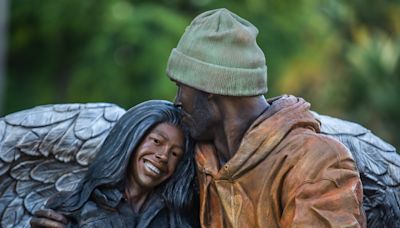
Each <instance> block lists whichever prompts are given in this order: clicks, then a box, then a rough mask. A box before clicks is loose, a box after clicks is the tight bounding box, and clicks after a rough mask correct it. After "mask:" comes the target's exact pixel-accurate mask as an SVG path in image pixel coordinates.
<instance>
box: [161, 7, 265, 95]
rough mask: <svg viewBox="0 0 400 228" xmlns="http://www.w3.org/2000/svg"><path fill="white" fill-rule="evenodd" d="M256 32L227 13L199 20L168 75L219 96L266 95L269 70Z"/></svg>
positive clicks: (204, 15) (209, 13)
mask: <svg viewBox="0 0 400 228" xmlns="http://www.w3.org/2000/svg"><path fill="white" fill-rule="evenodd" d="M257 34H258V30H257V28H256V27H255V26H254V25H252V24H251V23H250V22H248V21H246V20H245V19H243V18H241V17H239V16H237V15H236V14H234V13H232V12H230V11H229V10H227V9H215V10H211V11H207V12H204V13H202V14H200V15H199V16H197V17H196V18H195V19H194V20H193V21H192V23H191V24H190V25H189V26H188V27H187V28H186V30H185V33H184V34H183V36H182V38H181V39H180V41H179V43H178V46H177V47H176V48H174V49H173V50H172V52H171V55H170V57H169V61H168V66H167V74H168V76H169V77H170V78H171V79H173V80H175V81H178V82H180V83H182V84H185V85H188V86H191V87H193V88H196V89H199V90H202V91H205V92H208V93H212V94H220V95H229V96H254V95H260V94H264V93H266V92H267V66H266V65H265V57H264V53H263V52H262V50H261V49H260V48H259V47H258V45H257V43H256V37H257Z"/></svg>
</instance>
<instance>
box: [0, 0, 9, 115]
mask: <svg viewBox="0 0 400 228" xmlns="http://www.w3.org/2000/svg"><path fill="white" fill-rule="evenodd" d="M7 19H8V0H0V113H2V112H3V103H4V87H5V86H4V84H5V75H4V74H5V67H6V66H5V61H6V60H5V58H6V44H7Z"/></svg>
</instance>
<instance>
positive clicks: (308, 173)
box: [167, 9, 400, 227]
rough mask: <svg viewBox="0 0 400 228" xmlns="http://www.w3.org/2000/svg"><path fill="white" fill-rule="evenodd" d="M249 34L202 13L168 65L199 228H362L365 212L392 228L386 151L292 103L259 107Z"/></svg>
mask: <svg viewBox="0 0 400 228" xmlns="http://www.w3.org/2000/svg"><path fill="white" fill-rule="evenodd" d="M257 33H258V30H257V28H255V27H254V26H253V25H252V24H251V23H250V22H248V21H246V20H245V19H243V18H241V17H239V16H238V15H236V14H234V13H232V12H230V11H228V10H226V9H216V10H211V11H207V12H204V13H202V14H200V15H199V16H197V17H196V18H195V19H194V20H193V21H192V22H191V24H190V25H189V26H188V27H187V28H186V30H185V33H184V34H183V36H182V38H181V39H180V41H179V43H178V45H177V47H176V48H175V49H173V50H172V52H171V55H170V58H169V62H168V67H167V74H168V76H169V77H170V78H171V80H173V81H174V82H176V84H177V86H178V93H177V96H176V100H175V104H176V105H177V106H178V107H181V108H182V115H183V117H182V120H183V122H184V123H185V124H186V125H188V127H189V130H190V134H191V136H192V137H193V138H194V139H195V140H197V146H196V162H197V170H198V180H199V185H200V187H199V188H200V200H201V202H200V222H201V226H202V227H292V226H294V227H345V226H352V227H365V226H366V225H367V221H366V218H365V214H364V209H365V210H366V211H367V213H368V214H367V218H368V224H369V225H371V226H377V224H379V223H380V225H382V224H383V225H384V226H386V227H398V226H399V216H400V213H399V205H398V203H397V200H396V198H397V199H399V196H400V193H399V188H400V185H399V183H400V182H399V176H400V175H399V170H400V158H399V155H398V154H396V151H395V150H394V148H392V147H390V146H388V145H387V144H385V143H381V142H382V141H380V140H379V139H376V138H373V135H372V134H370V133H369V132H366V131H363V132H362V134H360V135H355V134H356V131H357V130H361V129H363V128H361V127H357V126H354V125H352V124H351V123H348V122H343V121H340V120H337V121H336V120H335V121H331V119H329V117H327V118H325V117H322V116H318V115H317V114H315V115H314V114H312V112H310V111H309V107H310V104H308V103H307V102H305V101H304V100H303V99H301V98H296V97H293V96H282V97H279V98H276V99H272V100H266V99H265V98H264V96H263V94H264V93H266V92H267V87H266V73H267V67H266V64H265V57H264V53H263V52H262V50H261V49H260V48H259V47H258V45H257V43H256V36H257ZM319 120H320V121H322V129H323V130H327V132H324V131H322V132H321V122H320V121H319ZM325 121H327V123H326V122H325ZM326 124H327V126H326ZM336 124H339V126H335V125H336ZM340 124H341V125H340ZM324 125H325V126H324ZM341 127H342V128H341ZM332 129H333V130H332ZM352 130H354V131H355V132H353V133H351V132H352ZM364 130H365V129H364ZM347 132H350V134H346V133H347ZM324 134H329V135H334V136H336V137H337V138H338V139H340V140H343V141H344V142H345V144H346V145H347V146H349V149H350V150H351V151H352V152H353V156H352V154H351V153H350V151H349V150H348V149H346V148H345V146H344V145H343V144H341V143H339V142H338V141H336V140H334V139H333V138H332V137H327V136H325V135H324ZM379 144H380V145H379ZM375 145H379V146H375ZM376 158H378V159H379V160H376V161H374V159H376ZM354 159H356V160H354ZM356 162H357V163H356ZM378 164H379V165H378ZM357 165H358V167H357ZM378 167H379V168H378ZM359 171H360V172H361V175H360V173H359ZM360 177H361V178H362V180H363V181H364V183H363V184H364V189H363V188H362V184H361V179H360ZM383 183H385V184H383ZM363 190H364V193H365V196H366V197H365V198H364V201H363ZM385 193H389V195H388V198H387V199H386V200H385V199H384V198H385ZM363 203H364V209H363ZM389 205H390V206H389ZM387 212H389V213H387Z"/></svg>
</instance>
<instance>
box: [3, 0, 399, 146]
mask: <svg viewBox="0 0 400 228" xmlns="http://www.w3.org/2000/svg"><path fill="white" fill-rule="evenodd" d="M219 7H226V8H228V9H230V10H232V11H233V12H236V13H237V14H239V15H241V16H243V17H244V18H246V19H248V20H249V21H251V22H252V23H254V24H255V25H256V26H257V27H258V29H259V30H260V34H259V37H258V43H259V45H260V46H261V48H262V49H263V50H264V52H265V54H266V58H267V64H268V82H269V92H268V94H267V96H268V97H271V96H276V95H279V94H282V93H290V94H294V95H297V96H302V97H305V98H306V99H307V100H309V101H310V102H311V103H312V104H313V109H314V110H316V111H319V112H321V113H326V114H330V115H334V116H339V117H342V118H345V119H350V120H353V121H356V122H361V123H362V124H363V125H365V126H367V127H368V128H371V129H372V130H374V131H375V133H377V134H378V135H380V136H382V137H383V138H384V139H387V140H388V141H389V142H390V143H392V144H395V145H396V146H397V147H399V146H400V140H399V137H398V136H397V134H396V133H397V132H396V130H397V129H399V127H400V106H399V105H398V102H397V101H396V98H397V97H399V95H400V94H399V93H400V90H399V88H400V78H399V77H400V72H399V70H400V67H399V55H400V54H399V53H400V35H399V34H400V2H399V1H396V0H384V1H379V2H377V1H367V2H366V1H361V0H354V1H344V0H328V1H317V0H307V1H306V0H301V1H296V2H293V1H289V0H280V1H273V0H244V1H228V0H219V1H216V0H97V1H94V0H86V1H78V0H59V1H51V0H42V1H40V2H34V1H23V0H14V1H12V4H11V9H10V11H11V12H10V17H11V20H10V32H9V55H8V69H9V70H8V73H7V80H8V83H7V87H6V100H5V109H6V111H5V113H9V112H13V111H17V110H20V109H24V108H28V107H31V106H34V105H38V104H43V103H61V102H92V101H108V102H114V103H117V104H119V105H121V106H123V107H125V108H128V107H131V106H133V105H134V104H136V103H138V102H140V101H143V100H147V99H169V100H171V99H173V96H174V94H175V86H174V85H173V83H171V82H169V80H168V78H167V77H165V67H166V63H167V60H168V55H169V53H170V51H171V49H172V48H173V47H175V46H176V44H177V42H178V40H179V38H180V36H181V34H182V33H183V31H184V29H185V26H187V25H188V23H189V22H190V21H191V20H192V19H193V17H194V16H196V15H197V14H199V13H200V12H203V11H205V10H209V9H212V8H219Z"/></svg>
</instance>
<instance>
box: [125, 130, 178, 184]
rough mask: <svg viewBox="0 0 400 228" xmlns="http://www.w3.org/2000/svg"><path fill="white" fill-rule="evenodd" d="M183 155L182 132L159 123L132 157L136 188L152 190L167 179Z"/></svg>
mask: <svg viewBox="0 0 400 228" xmlns="http://www.w3.org/2000/svg"><path fill="white" fill-rule="evenodd" d="M183 153H184V136H183V133H182V130H181V129H180V128H178V127H176V126H174V125H171V124H168V123H161V124H158V125H157V126H156V127H154V128H153V129H152V130H151V132H150V133H148V134H147V135H146V136H145V137H144V139H143V140H142V142H141V143H140V145H139V146H138V148H137V149H136V153H135V154H134V156H133V161H132V170H131V172H132V174H133V180H134V181H135V182H136V184H137V186H138V187H142V188H144V189H152V188H154V187H156V186H157V185H159V184H161V183H162V182H164V181H165V180H166V179H168V178H169V177H170V176H171V175H172V174H173V173H174V171H175V169H176V167H177V165H178V163H179V161H180V159H181V157H182V156H183Z"/></svg>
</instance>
